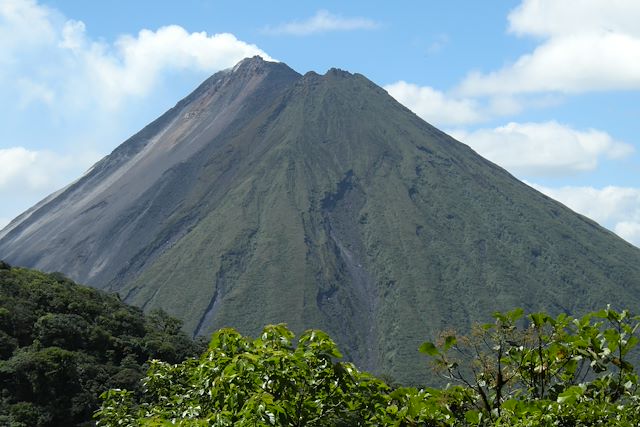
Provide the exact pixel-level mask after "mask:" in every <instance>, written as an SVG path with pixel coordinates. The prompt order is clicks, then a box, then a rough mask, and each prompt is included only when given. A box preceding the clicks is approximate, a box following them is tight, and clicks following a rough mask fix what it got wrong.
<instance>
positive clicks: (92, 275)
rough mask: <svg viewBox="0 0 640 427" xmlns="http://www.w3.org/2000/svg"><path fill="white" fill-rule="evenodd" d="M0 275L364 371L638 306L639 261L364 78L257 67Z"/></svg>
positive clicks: (414, 374)
mask: <svg viewBox="0 0 640 427" xmlns="http://www.w3.org/2000/svg"><path fill="white" fill-rule="evenodd" d="M0 259H5V260H6V261H8V262H10V263H11V264H13V265H24V266H28V267H33V268H38V269H42V270H45V271H62V272H64V273H65V274H67V275H68V276H70V277H71V278H73V279H74V280H76V281H79V282H82V283H86V284H89V285H91V286H95V287H98V288H102V289H108V290H111V291H117V292H118V293H119V294H120V295H121V296H122V297H123V298H124V299H125V300H126V301H127V302H130V303H133V304H136V305H139V306H141V307H144V308H145V309H150V308H153V307H163V308H165V309H166V310H167V311H169V312H170V313H172V314H174V315H177V316H179V317H181V318H182V319H183V320H184V321H185V322H186V323H185V325H186V327H187V328H188V329H189V331H190V332H191V333H193V334H208V333H210V332H211V331H213V330H215V329H217V328H220V327H224V326H232V327H236V328H238V329H240V330H241V331H242V332H244V333H256V332H257V331H259V330H260V329H261V328H262V326H263V325H264V324H266V323H279V322H286V323H288V324H289V326H291V327H292V328H293V329H294V330H296V331H301V330H303V329H305V328H320V329H324V330H326V331H327V332H329V333H330V334H331V335H332V336H334V337H336V339H337V341H338V342H339V344H340V346H341V348H343V349H344V350H345V353H346V356H347V357H348V358H350V359H352V360H354V361H355V362H356V363H358V364H359V366H360V367H362V368H363V369H368V370H372V371H375V372H377V373H385V374H389V375H391V376H393V377H395V378H396V379H398V380H399V381H402V382H405V383H410V382H417V381H425V380H426V379H427V378H428V376H429V374H430V373H429V369H428V368H427V366H426V365H425V362H424V360H423V358H422V357H421V355H420V354H419V353H418V351H417V348H418V346H419V344H420V342H422V341H424V340H426V339H428V338H431V337H433V334H434V333H435V332H436V331H437V330H440V329H443V328H446V327H458V328H466V327H468V326H469V324H470V322H471V321H473V320H483V319H485V318H486V317H487V316H488V315H489V314H490V313H491V312H493V311H495V310H507V309H512V308H514V307H518V306H522V307H525V308H527V309H528V310H547V311H550V312H556V313H557V312H570V313H574V314H580V313H582V312H586V311H588V310H593V309H596V308H601V307H603V306H604V305H605V304H607V303H612V304H614V305H617V306H618V307H628V308H631V309H634V308H636V309H637V307H638V302H639V301H640V292H638V291H639V290H640V251H639V250H638V249H636V248H634V247H633V246H631V245H629V244H627V243H626V242H624V241H623V240H621V239H619V238H618V237H616V236H615V235H613V234H612V233H610V232H609V231H607V230H605V229H603V228H601V227H600V226H598V225H597V224H595V223H594V222H592V221H590V220H588V219H586V218H584V217H582V216H580V215H578V214H576V213H574V212H572V211H570V210H569V209H567V208H566V207H564V206H563V205H561V204H559V203H557V202H555V201H553V200H551V199H549V198H547V197H546V196H544V195H542V194H540V193H538V192H537V191H535V190H533V189H532V188H530V187H528V186H527V185H525V184H523V183H522V182H520V181H518V180H516V179H515V178H513V177H512V176H511V175H509V174H508V173H507V172H506V171H504V170H503V169H501V168H499V167H497V166H496V165H494V164H492V163H490V162H488V161H487V160H485V159H483V158H482V157H480V156H478V155H477V154H476V153H475V152H473V151H472V150H471V149H469V148H468V147H467V146H465V145H464V144H461V143H460V142H457V141H455V140H453V139H452V138H450V137H449V136H447V135H445V134H444V133H442V132H440V131H439V130H437V129H435V128H434V127H432V126H430V125H429V124H427V123H425V122H424V121H422V120H421V119H419V118H418V117H417V116H415V115H414V114H413V113H411V112H410V111H409V110H407V109H406V108H404V107H403V106H402V105H400V104H398V103H397V102H396V101H395V100H394V99H393V98H391V97H390V96H389V95H388V94H387V93H386V92H385V91H384V90H383V89H381V88H380V87H378V86H376V85H375V84H373V83H372V82H370V81H369V80H367V79H366V78H365V77H363V76H361V75H359V74H351V73H348V72H346V71H342V70H337V69H332V70H330V71H328V72H327V73H326V74H325V75H319V74H316V73H312V72H310V73H307V74H305V75H304V76H301V75H300V74H298V73H296V72H295V71H293V70H291V69H290V68H289V67H287V66H286V65H284V64H282V63H272V62H265V61H263V60H262V59H260V58H259V57H254V58H250V59H245V60H243V61H242V62H240V63H239V64H238V65H236V66H235V67H234V68H233V69H230V70H226V71H222V72H219V73H217V74H215V75H213V76H212V77H211V78H209V79H208V80H206V81H205V82H204V83H203V84H202V85H201V86H200V87H199V88H197V89H196V90H195V91H194V92H193V93H192V94H191V95H189V96H188V97H186V98H185V99H183V100H182V101H180V102H179V103H178V104H177V105H176V106H175V107H174V108H172V109H171V110H169V111H168V112H166V113H165V114H164V115H163V116H161V117H160V118H158V119H157V120H156V121H154V122H153V123H151V124H150V125H148V126H147V127H145V128H144V129H143V130H141V131H140V132H139V133H138V134H136V135H134V136H133V137H131V138H130V139H129V140H127V141H125V142H124V143H123V144H122V145H120V146H119V147H118V148H117V149H116V150H114V152H113V153H111V154H110V155H108V156H107V157H105V158H104V159H102V160H101V161H100V162H98V163H97V164H96V165H95V166H94V167H93V168H92V169H91V170H90V171H89V172H87V173H86V174H85V175H84V176H83V177H81V178H80V179H78V180H77V181H76V182H74V183H72V184H71V185H69V186H68V187H66V188H64V189H62V190H60V191H58V192H57V193H54V194H52V195H51V196H49V197H48V198H46V199H45V200H43V201H42V202H40V203H38V204H37V205H36V206H34V207H33V208H31V209H30V210H28V211H27V212H25V213H24V214H22V215H21V216H19V217H18V218H16V219H15V220H14V221H13V222H12V223H11V224H9V225H8V226H7V227H6V228H5V229H4V230H2V231H0Z"/></svg>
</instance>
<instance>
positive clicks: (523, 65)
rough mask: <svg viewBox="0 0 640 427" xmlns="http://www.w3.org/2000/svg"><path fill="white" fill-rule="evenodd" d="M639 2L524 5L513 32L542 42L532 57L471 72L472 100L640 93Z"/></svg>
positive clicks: (558, 0)
mask: <svg viewBox="0 0 640 427" xmlns="http://www.w3.org/2000/svg"><path fill="white" fill-rule="evenodd" d="M638 22H640V2H638V1H636V0H615V1H608V2H605V1H597V0H575V1H573V0H572V1H569V0H524V1H523V2H522V4H521V5H520V6H519V7H518V8H516V9H515V10H514V11H512V12H511V14H510V15H509V23H510V26H509V31H510V32H512V33H514V34H517V35H520V36H525V35H530V36H537V37H542V38H543V42H542V44H540V45H539V46H538V47H537V48H536V49H534V50H533V51H532V52H531V53H529V54H526V55H523V56H521V57H520V58H518V59H517V60H516V61H515V62H514V63H513V64H510V65H507V66H505V67H503V68H502V69H500V70H497V71H493V72H489V73H481V72H472V73H470V74H469V75H468V76H467V77H466V78H465V79H464V80H463V81H462V83H461V84H460V85H459V87H458V91H459V92H460V93H462V94H465V95H467V96H479V95H491V94H507V93H509V94H513V93H532V92H560V93H581V92H587V91H598V90H623V89H640V27H639V26H638V25H637V23H638Z"/></svg>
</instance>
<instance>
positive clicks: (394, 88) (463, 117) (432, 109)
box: [384, 81, 485, 126]
mask: <svg viewBox="0 0 640 427" xmlns="http://www.w3.org/2000/svg"><path fill="white" fill-rule="evenodd" d="M384 88H385V90H386V91H387V92H389V94H390V95H391V96H393V97H394V98H395V99H396V100H397V101H398V102H400V103H401V104H403V105H404V106H406V107H407V108H409V109H410V110H411V111H413V112H414V113H416V114H417V115H418V116H420V117H422V118H423V119H424V120H426V121H428V122H429V123H432V124H434V125H436V126H447V125H462V124H469V123H477V122H479V121H482V120H484V119H485V117H484V115H483V114H482V113H481V112H480V106H479V104H478V102H477V101H475V100H473V99H465V98H453V97H449V96H447V95H446V94H445V93H443V92H440V91H438V90H436V89H433V88H432V87H429V86H418V85H415V84H412V83H407V82H404V81H399V82H396V83H393V84H390V85H386V86H385V87H384Z"/></svg>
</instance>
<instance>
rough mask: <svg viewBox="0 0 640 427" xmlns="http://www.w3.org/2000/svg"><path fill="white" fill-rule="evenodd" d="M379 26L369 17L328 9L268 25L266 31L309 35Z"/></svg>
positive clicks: (369, 28)
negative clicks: (337, 13) (309, 15)
mask: <svg viewBox="0 0 640 427" xmlns="http://www.w3.org/2000/svg"><path fill="white" fill-rule="evenodd" d="M379 26H380V25H379V24H378V23H377V22H375V21H373V20H371V19H368V18H362V17H355V18H345V17H342V16H340V15H334V14H332V13H330V12H328V11H326V10H319V11H318V12H316V14H315V15H314V16H312V17H311V18H309V19H307V20H305V21H293V22H289V23H285V24H281V25H278V26H276V27H266V28H265V29H264V32H265V33H267V34H289V35H294V36H308V35H311V34H317V33H326V32H330V31H353V30H373V29H376V28H378V27H379Z"/></svg>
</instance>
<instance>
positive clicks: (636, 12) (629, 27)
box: [509, 0, 640, 37]
mask: <svg viewBox="0 0 640 427" xmlns="http://www.w3.org/2000/svg"><path fill="white" fill-rule="evenodd" d="M639 16H640V3H639V2H637V1H636V0H611V1H602V0H524V1H523V2H522V3H521V4H520V5H519V6H518V7H516V8H515V9H514V10H513V11H511V13H510V14H509V31H510V32H512V33H515V34H517V35H520V36H523V35H534V36H540V37H549V36H555V35H562V34H575V33H581V32H589V31H594V30H595V31H598V30H602V31H615V32H622V33H630V34H635V35H640V28H639V27H638V17H639Z"/></svg>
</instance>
